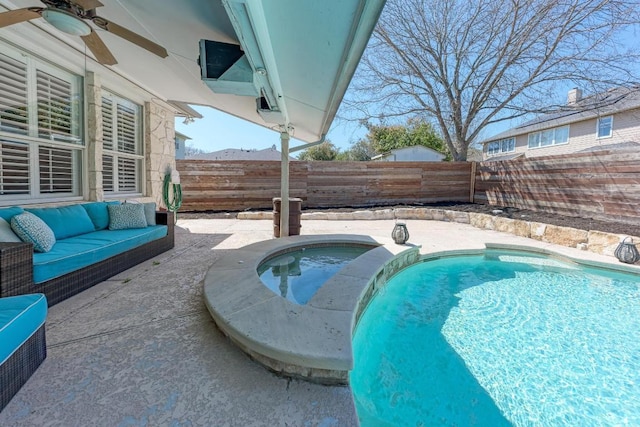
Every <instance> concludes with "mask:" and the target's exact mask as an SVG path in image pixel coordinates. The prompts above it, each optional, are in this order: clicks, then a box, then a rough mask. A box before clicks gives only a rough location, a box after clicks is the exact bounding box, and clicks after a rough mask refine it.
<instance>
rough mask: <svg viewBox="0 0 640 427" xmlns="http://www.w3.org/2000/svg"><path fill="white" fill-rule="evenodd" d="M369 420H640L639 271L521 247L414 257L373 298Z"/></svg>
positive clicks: (366, 382)
mask: <svg viewBox="0 0 640 427" xmlns="http://www.w3.org/2000/svg"><path fill="white" fill-rule="evenodd" d="M353 351H354V361H355V366H354V369H353V370H352V372H351V373H350V383H351V387H352V390H353V393H354V398H355V402H356V407H357V411H358V416H359V417H360V420H361V424H362V426H364V427H368V426H394V425H407V426H409V425H411V426H413V425H425V426H427V425H477V426H501V425H506V426H509V425H515V426H524V425H527V426H529V425H576V426H577V425H579V426H589V425H594V426H595V425H640V278H639V277H638V276H635V275H630V274H629V275H627V274H623V273H613V272H610V271H607V270H600V269H595V268H586V267H585V268H583V267H578V266H576V265H573V264H568V263H567V264H565V263H562V262H559V261H555V260H554V259H551V258H542V257H538V256H530V255H527V254H525V253H518V252H495V251H486V255H484V256H455V257H449V258H442V259H437V260H433V261H428V262H423V263H419V264H415V265H413V266H411V267H409V268H407V269H405V270H403V271H401V272H400V273H399V274H397V275H395V276H394V277H393V278H392V279H391V280H389V281H388V282H387V284H386V285H385V286H384V287H383V288H381V289H380V290H379V292H378V294H377V295H376V296H375V297H374V298H373V299H372V300H371V302H370V303H369V305H368V306H367V308H366V311H365V312H364V313H363V315H362V317H361V318H360V320H359V323H358V326H357V328H356V330H355V335H354V338H353Z"/></svg>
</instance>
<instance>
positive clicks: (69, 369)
mask: <svg viewBox="0 0 640 427" xmlns="http://www.w3.org/2000/svg"><path fill="white" fill-rule="evenodd" d="M406 223H407V227H408V229H409V231H410V234H411V238H410V240H409V241H410V243H413V244H418V245H422V251H423V252H432V251H441V250H448V249H465V248H483V247H484V243H487V242H490V243H506V244H519V245H529V246H534V247H543V248H549V249H552V250H554V251H557V252H560V253H563V254H566V255H569V256H574V257H579V258H586V259H590V260H595V261H604V262H616V260H615V259H614V258H613V257H606V256H601V255H596V254H593V253H590V252H585V251H579V250H577V249H570V248H566V247H561V246H557V245H551V244H547V243H542V242H539V241H536V240H533V239H527V238H521V237H515V236H513V235H510V234H505V233H499V232H495V231H488V230H480V229H477V228H474V227H472V226H470V225H468V224H459V223H449V222H438V221H419V220H415V221H411V220H410V221H406ZM393 225H394V221H392V220H379V221H320V220H318V221H303V223H302V234H324V233H353V234H365V235H372V236H380V237H388V236H389V235H390V233H391V230H392V228H393ZM177 226H178V227H177V229H176V247H175V248H174V249H173V250H171V251H169V252H166V253H164V254H162V255H160V256H158V257H156V258H154V259H152V260H149V261H147V262H145V263H143V264H140V265H138V266H137V267H135V268H132V269H130V270H127V271H125V272H123V273H122V274H118V275H117V276H115V277H113V278H111V279H110V280H108V281H105V282H103V283H101V284H99V285H97V286H95V287H93V288H91V289H89V290H87V291H85V292H83V293H82V294H80V295H77V296H75V297H73V298H70V299H69V300H67V301H64V302H62V303H60V304H58V305H56V306H54V307H52V308H51V309H50V311H49V315H48V318H47V327H46V331H47V332H46V333H47V346H48V357H47V359H46V360H45V361H44V363H43V364H42V365H41V366H40V368H39V369H38V370H37V371H36V373H35V374H34V375H33V377H31V379H30V380H29V381H28V382H27V384H26V385H25V386H24V387H23V388H22V389H21V390H20V392H19V393H18V394H17V395H16V396H15V397H14V398H13V400H12V401H11V402H10V403H9V405H8V406H7V407H6V408H5V409H4V410H3V411H2V412H1V413H0V426H4V427H8V426H53V425H56V426H324V427H329V426H354V425H357V417H356V414H355V410H354V406H353V402H352V398H351V392H350V389H349V388H348V387H326V386H321V385H316V384H310V383H307V382H303V381H299V380H290V379H285V378H280V377H277V376H275V375H274V374H272V373H270V372H268V371H267V370H266V369H264V368H263V367H262V366H260V365H258V364H256V363H255V362H253V361H252V360H250V359H249V358H248V357H247V356H246V355H245V354H244V353H242V352H241V351H240V350H239V349H238V348H236V347H235V346H234V345H233V344H232V343H231V342H230V341H229V340H228V339H227V338H226V337H225V336H223V335H222V333H221V332H220V331H219V330H218V329H217V328H216V327H215V325H214V323H213V321H212V319H211V316H210V315H209V312H208V311H207V309H206V307H205V305H204V302H203V298H202V287H203V285H202V281H203V278H204V275H205V273H206V272H207V270H208V268H209V266H210V265H211V264H212V262H213V261H214V260H215V259H217V258H218V257H220V256H221V255H222V254H224V253H226V252H227V251H229V250H233V249H236V248H239V247H242V246H244V245H246V244H249V243H254V242H257V241H260V240H266V239H270V238H272V231H273V226H272V222H271V221H266V220H236V219H219V220H179V221H178V224H177Z"/></svg>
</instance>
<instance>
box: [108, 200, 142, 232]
mask: <svg viewBox="0 0 640 427" xmlns="http://www.w3.org/2000/svg"><path fill="white" fill-rule="evenodd" d="M107 209H109V230H128V229H130V228H145V227H146V226H147V219H146V218H145V216H144V206H143V205H142V204H141V203H123V204H121V205H108V206H107Z"/></svg>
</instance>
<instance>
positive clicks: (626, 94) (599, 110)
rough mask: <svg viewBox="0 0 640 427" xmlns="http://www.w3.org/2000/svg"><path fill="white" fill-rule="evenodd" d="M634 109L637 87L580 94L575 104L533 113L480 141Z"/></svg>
mask: <svg viewBox="0 0 640 427" xmlns="http://www.w3.org/2000/svg"><path fill="white" fill-rule="evenodd" d="M636 108H640V86H631V87H617V88H613V89H610V90H608V91H605V92H601V93H597V94H595V95H591V96H587V97H584V98H582V99H581V100H579V101H578V102H576V103H575V104H569V105H566V106H564V107H563V108H561V109H559V110H557V111H554V112H552V113H549V114H543V115H540V116H537V117H536V118H534V119H532V120H529V121H526V122H524V123H522V124H520V125H518V126H516V127H513V128H511V129H508V130H506V131H504V132H501V133H499V134H497V135H494V136H492V137H490V138H488V139H486V140H485V141H484V142H483V144H486V143H488V142H492V141H495V140H498V139H503V138H509V137H512V136H517V135H522V134H526V133H529V132H535V131H539V130H542V129H548V128H553V127H557V126H564V125H568V124H571V123H575V122H581V121H584V120H589V119H594V118H597V117H601V116H607V115H610V114H615V113H618V112H621V111H628V110H633V109H636Z"/></svg>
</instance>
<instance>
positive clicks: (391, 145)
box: [364, 117, 450, 160]
mask: <svg viewBox="0 0 640 427" xmlns="http://www.w3.org/2000/svg"><path fill="white" fill-rule="evenodd" d="M364 125H365V127H366V128H367V130H368V131H369V132H368V133H367V136H366V138H367V140H369V141H370V142H371V146H372V147H373V149H374V150H375V151H376V153H378V154H383V153H388V152H389V151H391V150H394V149H396V148H403V147H413V146H415V145H423V146H425V147H428V148H431V149H433V150H436V151H438V152H440V153H443V154H445V155H448V154H449V153H448V150H447V147H446V145H445V142H444V141H443V139H442V138H441V137H440V135H438V133H437V132H436V131H435V129H434V128H433V126H432V125H431V124H430V123H427V122H426V121H424V120H422V119H419V118H416V117H413V118H410V119H409V120H407V122H406V124H405V125H393V126H389V125H384V124H382V125H373V124H371V123H370V122H365V123H364ZM448 160H450V158H449V159H448Z"/></svg>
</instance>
